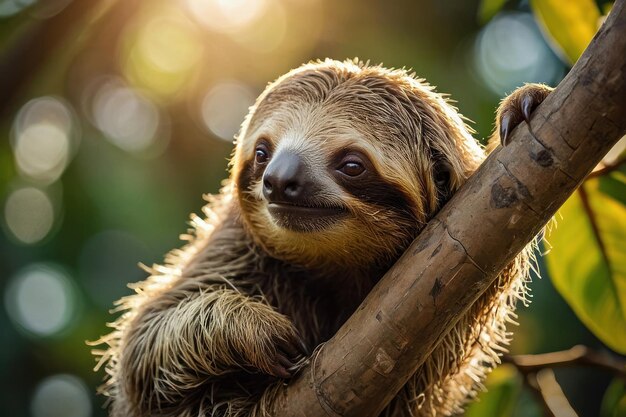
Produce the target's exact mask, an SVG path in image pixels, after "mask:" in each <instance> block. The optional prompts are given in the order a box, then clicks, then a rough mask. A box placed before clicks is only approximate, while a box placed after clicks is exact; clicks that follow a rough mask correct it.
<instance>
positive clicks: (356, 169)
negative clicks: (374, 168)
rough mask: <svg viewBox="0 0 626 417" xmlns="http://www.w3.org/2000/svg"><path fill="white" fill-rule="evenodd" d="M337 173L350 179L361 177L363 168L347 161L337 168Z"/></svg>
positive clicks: (356, 163) (358, 164)
mask: <svg viewBox="0 0 626 417" xmlns="http://www.w3.org/2000/svg"><path fill="white" fill-rule="evenodd" d="M339 171H341V172H343V173H344V174H346V175H348V176H350V177H356V176H357V175H361V174H362V173H363V171H365V167H364V166H363V165H361V164H360V163H358V162H354V161H348V162H346V163H345V164H343V165H342V166H341V168H339Z"/></svg>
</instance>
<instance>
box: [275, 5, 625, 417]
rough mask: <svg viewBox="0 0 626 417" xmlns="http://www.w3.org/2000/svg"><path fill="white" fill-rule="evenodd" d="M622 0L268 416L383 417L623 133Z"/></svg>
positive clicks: (623, 22)
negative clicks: (527, 117) (542, 98)
mask: <svg viewBox="0 0 626 417" xmlns="http://www.w3.org/2000/svg"><path fill="white" fill-rule="evenodd" d="M625 1H626V0H618V1H616V3H615V5H614V7H613V10H612V12H611V14H610V15H609V17H608V18H607V20H606V22H605V23H604V25H603V26H602V28H601V29H600V31H599V32H598V34H597V35H596V36H595V38H594V40H593V41H592V43H591V45H590V46H589V47H588V49H587V50H586V51H585V53H584V54H583V56H582V57H581V58H580V60H579V61H578V62H577V63H576V65H575V66H574V68H572V70H571V71H570V73H569V74H568V76H567V77H566V78H565V79H564V80H563V81H562V82H561V83H560V85H559V86H558V87H557V88H556V89H555V90H554V92H553V93H552V94H550V96H548V98H547V99H546V100H545V102H544V103H543V104H542V105H541V106H540V107H539V108H538V109H537V110H536V112H535V113H534V114H533V117H532V120H531V122H530V126H528V125H527V124H526V123H524V124H522V125H520V126H519V127H518V128H516V129H515V131H514V134H513V136H512V139H511V143H510V144H509V145H508V146H507V147H506V148H504V149H499V150H496V151H495V152H494V153H493V154H491V155H490V157H489V158H488V159H487V160H486V161H485V163H484V164H483V165H482V167H481V168H480V169H479V170H478V171H477V172H476V173H475V174H474V175H473V176H472V178H470V180H469V181H468V182H467V184H465V185H464V186H463V187H462V189H461V190H459V192H458V193H457V194H456V195H455V196H454V198H453V199H452V200H451V201H450V202H449V203H448V204H447V205H446V206H445V207H444V208H443V209H442V211H441V212H440V213H439V214H438V215H437V216H436V217H435V218H434V219H433V220H432V221H431V222H430V223H429V224H428V226H427V227H426V228H425V229H424V230H423V231H422V233H421V234H420V235H419V237H418V238H417V239H416V240H415V242H413V244H412V245H411V246H410V247H409V248H408V249H407V251H406V252H405V254H404V255H403V256H402V258H401V259H400V260H399V261H398V262H397V263H396V264H395V265H394V267H393V268H392V269H391V270H390V271H389V272H388V273H387V274H386V275H385V277H383V279H382V280H381V281H380V282H379V283H378V285H377V286H376V287H375V288H374V289H373V290H372V291H371V293H370V294H369V295H368V296H367V298H366V299H365V301H364V302H363V303H362V305H361V306H360V308H359V309H358V310H357V311H356V312H355V313H354V315H353V316H352V317H351V318H350V319H349V320H348V321H347V322H346V323H345V324H344V326H343V327H342V328H341V329H340V330H339V331H338V332H337V334H336V335H335V336H334V337H333V338H332V339H330V340H329V341H328V342H327V343H326V344H325V345H324V346H323V347H322V348H321V349H320V350H319V351H318V352H317V353H318V354H317V355H316V356H315V357H314V359H313V360H312V362H311V364H310V365H309V366H308V367H306V368H305V369H304V370H303V372H302V373H301V374H300V375H299V377H298V378H297V379H295V380H294V381H292V382H291V383H290V384H289V385H288V386H286V387H284V389H283V390H282V391H281V392H280V393H279V397H278V398H277V401H276V402H275V403H274V410H273V412H271V415H276V416H281V417H282V416H285V417H286V416H300V417H302V416H344V417H348V416H359V417H367V416H377V415H378V414H379V413H380V411H381V410H382V409H383V408H384V407H385V406H386V405H387V404H388V403H389V401H390V400H391V399H392V398H393V397H394V396H395V394H396V393H397V392H398V390H399V389H400V388H401V387H402V386H403V384H404V383H405V382H406V381H407V380H408V379H409V378H410V376H411V375H412V374H413V373H414V372H415V371H416V370H417V368H418V367H419V366H420V365H421V364H422V363H423V362H424V361H425V360H426V359H427V358H428V356H429V355H430V353H431V352H432V350H433V349H434V347H435V346H436V345H437V344H438V342H439V341H440V340H441V338H442V336H443V335H444V334H446V332H448V331H449V330H450V328H451V327H452V326H453V325H454V324H455V323H456V322H457V321H458V319H459V318H460V317H461V316H462V315H463V314H464V313H465V312H466V311H467V309H468V308H469V307H470V306H471V305H472V303H473V302H474V301H476V300H477V299H478V297H479V296H480V295H481V294H482V293H483V292H484V291H485V289H487V288H488V287H489V286H490V285H492V283H493V281H494V280H495V278H496V276H497V275H498V273H499V271H501V270H502V269H503V268H504V267H505V266H506V265H507V264H508V263H510V262H511V261H512V260H513V259H514V257H515V256H516V255H517V254H518V253H519V252H520V251H521V250H522V249H523V248H524V247H525V246H526V245H527V244H528V243H529V242H530V241H531V240H532V239H533V238H534V237H535V236H536V235H537V233H538V232H539V231H540V230H541V228H542V227H543V226H544V225H545V224H546V222H547V221H548V220H549V219H550V218H551V217H552V216H553V215H554V214H555V213H556V211H557V210H558V208H559V207H560V206H561V205H562V204H563V202H565V200H566V199H567V198H568V197H569V195H570V194H572V192H573V191H574V190H575V189H576V187H578V185H580V183H581V182H582V181H583V179H584V178H585V177H586V176H587V175H588V174H589V173H590V172H591V170H592V169H593V167H594V166H595V165H596V164H597V163H598V162H600V160H601V159H602V157H603V156H604V155H605V154H606V153H607V152H608V151H609V150H610V148H611V147H612V146H613V144H615V143H616V142H617V140H618V139H619V138H620V137H622V136H623V135H624V133H626V54H624V53H623V51H626V10H625V7H624V4H625ZM503 192H504V193H506V197H507V198H503V197H504V195H503ZM511 196H513V198H511ZM477 225H478V227H477ZM434 287H437V291H431V290H432V289H433V288H434Z"/></svg>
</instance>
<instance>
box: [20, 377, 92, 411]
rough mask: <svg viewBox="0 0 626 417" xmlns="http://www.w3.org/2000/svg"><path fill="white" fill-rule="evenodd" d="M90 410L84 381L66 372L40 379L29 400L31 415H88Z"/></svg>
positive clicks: (88, 396)
mask: <svg viewBox="0 0 626 417" xmlns="http://www.w3.org/2000/svg"><path fill="white" fill-rule="evenodd" d="M91 411H92V410H91V401H90V395H89V391H88V390H87V387H86V385H85V383H84V382H83V381H82V380H81V379H80V378H78V377H76V376H73V375H68V374H58V375H53V376H50V377H48V378H46V379H44V380H43V381H41V382H40V383H39V385H37V388H36V389H35V393H34V394H33V398H32V402H31V413H32V416H33V417H89V416H91Z"/></svg>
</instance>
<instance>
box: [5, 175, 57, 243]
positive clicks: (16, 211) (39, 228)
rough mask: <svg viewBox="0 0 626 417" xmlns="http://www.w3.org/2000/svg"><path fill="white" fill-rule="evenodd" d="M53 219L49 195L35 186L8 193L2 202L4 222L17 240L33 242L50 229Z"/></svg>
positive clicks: (41, 238) (53, 211)
mask: <svg viewBox="0 0 626 417" xmlns="http://www.w3.org/2000/svg"><path fill="white" fill-rule="evenodd" d="M54 219H55V210H54V204H53V202H52V200H51V198H50V196H49V195H48V194H47V193H46V192H45V191H43V190H40V189H38V188H35V187H24V188H19V189H16V190H14V191H13V192H11V193H10V194H9V196H8V197H7V199H6V202H5V204H4V224H5V226H6V228H7V229H8V230H9V232H10V234H11V235H12V236H13V237H14V238H15V239H16V240H17V241H18V242H19V243H24V244H28V245H30V244H34V243H37V242H40V241H41V240H43V239H44V238H45V237H46V236H47V235H48V233H50V231H51V230H52V226H53V224H54Z"/></svg>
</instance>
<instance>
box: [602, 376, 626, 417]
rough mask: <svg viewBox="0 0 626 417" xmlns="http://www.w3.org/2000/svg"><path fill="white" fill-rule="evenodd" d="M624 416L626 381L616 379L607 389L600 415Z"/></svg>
mask: <svg viewBox="0 0 626 417" xmlns="http://www.w3.org/2000/svg"><path fill="white" fill-rule="evenodd" d="M624 416H626V382H624V381H621V380H618V379H616V380H615V381H613V382H612V383H611V385H609V387H608V388H607V390H606V395H605V396H604V400H603V401H602V408H601V409H600V417H624Z"/></svg>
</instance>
